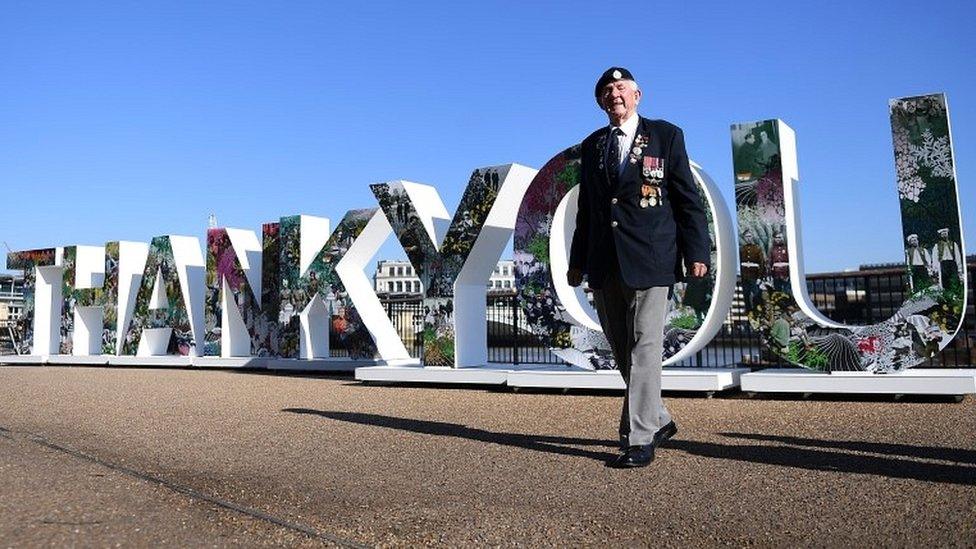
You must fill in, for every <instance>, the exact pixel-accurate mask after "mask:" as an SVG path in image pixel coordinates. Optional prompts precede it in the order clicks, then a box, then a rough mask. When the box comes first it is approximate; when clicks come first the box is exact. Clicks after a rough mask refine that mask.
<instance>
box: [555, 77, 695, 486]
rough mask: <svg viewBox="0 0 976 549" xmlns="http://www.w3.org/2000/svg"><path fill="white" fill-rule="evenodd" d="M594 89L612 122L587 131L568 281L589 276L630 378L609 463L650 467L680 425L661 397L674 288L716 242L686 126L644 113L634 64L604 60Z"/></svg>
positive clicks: (602, 317)
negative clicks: (665, 334)
mask: <svg viewBox="0 0 976 549" xmlns="http://www.w3.org/2000/svg"><path fill="white" fill-rule="evenodd" d="M595 93H596V100H597V103H598V104H599V105H600V108H601V109H602V110H603V111H604V113H605V114H606V115H607V117H608V118H609V120H610V124H609V125H608V126H606V127H603V128H600V129H599V130H597V131H595V132H593V133H592V134H591V135H590V136H589V137H587V138H586V139H585V140H583V144H582V161H581V166H580V169H581V175H580V184H579V209H578V212H577V215H576V230H575V232H574V233H573V243H572V247H571V251H570V260H569V271H568V273H567V280H568V282H569V284H570V285H571V286H578V285H579V284H581V283H582V281H583V276H584V275H585V276H586V277H587V280H588V282H589V285H590V287H591V288H593V290H594V301H595V303H596V309H597V313H598V314H599V317H600V325H601V326H602V327H603V331H604V333H605V334H606V336H607V339H608V340H609V341H610V346H611V348H612V350H613V355H614V358H615V359H616V361H617V365H618V367H619V368H620V373H621V375H622V376H623V378H624V382H625V383H626V385H627V392H626V394H625V396H624V403H623V409H622V411H621V414H620V430H619V433H620V444H621V450H622V451H621V454H620V455H619V456H617V458H616V459H614V460H613V461H612V462H611V463H610V464H609V465H611V466H614V467H643V466H645V465H647V464H649V463H650V462H651V461H652V460H653V459H654V448H655V447H656V446H658V445H660V444H661V443H663V442H665V441H666V440H668V439H669V438H671V437H672V436H673V435H674V434H675V433H676V432H677V427H676V426H675V424H674V422H673V421H672V420H671V414H670V413H668V410H667V408H666V407H665V406H664V401H663V400H662V398H661V358H662V357H661V355H662V352H663V330H664V317H665V314H666V313H667V305H668V298H669V294H670V292H671V287H672V285H673V284H674V283H675V282H676V281H678V280H680V279H682V277H683V270H682V261H683V262H684V265H685V266H686V268H687V271H688V273H689V274H690V275H691V276H695V277H702V276H704V275H705V273H706V272H707V270H708V262H709V251H710V247H711V246H710V242H709V237H708V227H707V222H706V218H705V210H704V208H703V206H702V202H701V198H700V197H699V194H698V189H697V187H696V185H695V182H694V179H693V178H692V175H691V167H690V166H689V163H688V154H687V153H686V152H685V143H684V135H683V134H682V132H681V129H679V128H678V127H677V126H674V125H673V124H670V123H668V122H665V121H663V120H649V119H647V118H643V117H641V116H638V115H637V105H638V104H639V103H640V99H641V91H640V88H639V87H638V86H637V82H635V81H634V77H633V76H632V75H631V74H630V71H628V70H627V69H624V68H622V67H611V68H610V69H607V71H606V72H604V73H603V75H602V76H601V77H600V79H599V80H598V81H597V84H596V90H595Z"/></svg>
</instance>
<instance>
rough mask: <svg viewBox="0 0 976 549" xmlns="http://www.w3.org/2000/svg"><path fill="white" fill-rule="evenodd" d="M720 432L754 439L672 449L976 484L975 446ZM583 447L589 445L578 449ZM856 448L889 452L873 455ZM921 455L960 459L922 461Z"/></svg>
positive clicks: (406, 427) (364, 420)
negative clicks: (969, 447) (960, 447)
mask: <svg viewBox="0 0 976 549" xmlns="http://www.w3.org/2000/svg"><path fill="white" fill-rule="evenodd" d="M281 411H282V412H287V413H292V414H304V415H311V416H318V417H323V418H326V419H332V420H336V421H344V422H348V423H356V424H359V425H371V426H375V427H385V428H388V429H397V430H400V431H409V432H412V433H419V434H425V435H435V436H446V437H456V438H463V439H468V440H475V441H478V442H485V443H489V444H500V445H503V446H513V447H517V448H524V449H526V450H533V451H537V452H546V453H551V454H559V455H565V456H574V457H582V458H587V459H593V460H598V461H601V462H606V461H607V460H609V459H611V458H613V457H614V454H613V453H610V452H606V451H595V450H589V449H585V447H590V448H592V447H601V448H614V447H616V445H617V443H616V441H610V440H602V439H591V438H574V437H557V436H547V435H526V434H520V433H496V432H492V431H486V430H484V429H477V428H474V427H468V426H466V425H460V424H457V423H448V422H443V421H429V420H421V419H409V418H399V417H393V416H384V415H379V414H365V413H358V412H340V411H326V410H312V409H309V408H285V409H283V410H281ZM720 434H721V435H722V436H724V437H726V438H730V439H740V440H744V441H750V443H745V444H718V443H713V442H701V441H695V440H675V439H672V440H671V441H669V442H668V444H667V446H666V448H670V449H675V450H678V451H681V452H686V453H689V454H693V455H697V456H703V457H708V458H715V459H729V460H735V461H744V462H749V463H758V464H763V465H776V466H781V467H793V468H798V469H808V470H816V471H831V472H837V473H855V474H866V475H880V476H885V477H890V478H905V479H914V480H921V481H928V482H944V483H949V484H961V485H968V486H976V466H974V465H976V451H974V450H965V449H959V448H939V447H929V446H911V445H907V444H892V443H878V442H861V441H835V440H821V439H811V438H799V437H789V436H778V435H765V434H754V433H720ZM757 442H771V443H773V444H757ZM580 446H582V447H584V448H578V447H580ZM853 452H870V453H876V454H885V455H884V456H872V455H864V454H863V453H853ZM894 456H902V457H894ZM906 458H907V459H906ZM919 459H921V460H940V461H952V462H956V463H932V462H931V461H917V460H919Z"/></svg>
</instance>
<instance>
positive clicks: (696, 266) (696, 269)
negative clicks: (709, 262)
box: [691, 263, 708, 278]
mask: <svg viewBox="0 0 976 549" xmlns="http://www.w3.org/2000/svg"><path fill="white" fill-rule="evenodd" d="M707 272H708V266H706V265H705V264H704V263H692V264H691V276H693V277H695V278H701V277H703V276H705V273H707Z"/></svg>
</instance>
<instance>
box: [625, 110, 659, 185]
mask: <svg viewBox="0 0 976 549" xmlns="http://www.w3.org/2000/svg"><path fill="white" fill-rule="evenodd" d="M638 116H639V115H638ZM650 141H651V133H650V132H649V131H648V128H647V119H646V118H644V117H643V116H641V117H640V118H639V119H638V122H637V130H636V132H635V133H634V140H633V142H631V145H630V149H628V150H627V159H626V160H624V170H623V172H622V173H621V174H620V178H619V179H618V180H617V181H622V180H623V179H624V178H634V177H635V176H636V177H637V178H638V179H640V171H641V167H642V166H641V162H643V157H644V149H646V148H647V145H648V143H650ZM635 149H640V150H639V151H638V152H634V151H635Z"/></svg>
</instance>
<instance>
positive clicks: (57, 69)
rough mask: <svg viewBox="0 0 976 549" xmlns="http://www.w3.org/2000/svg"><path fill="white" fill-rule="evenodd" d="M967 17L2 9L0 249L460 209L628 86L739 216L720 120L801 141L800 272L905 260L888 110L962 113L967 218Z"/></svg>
mask: <svg viewBox="0 0 976 549" xmlns="http://www.w3.org/2000/svg"><path fill="white" fill-rule="evenodd" d="M684 4H689V5H691V6H692V7H682V6H683V5H684ZM601 5H603V6H606V7H599V6H601ZM974 19H976V8H974V7H973V3H972V2H969V1H958V2H943V1H929V2H905V1H892V2H882V1H874V2H856V1H855V2H783V1H776V2H767V1H761V2H756V1H750V2H739V3H732V2H714V3H707V2H688V3H684V2H615V3H600V2H579V3H574V2H551V3H534V2H511V3H508V2H487V1H486V2H477V3H474V2H444V3H427V4H422V3H414V2H389V3H388V2H380V1H370V2H342V3H340V2H323V1H309V2H241V1H234V2H231V1H227V2H178V1H173V0H170V1H167V2H158V3H156V2H118V3H116V2H106V1H99V2H29V1H24V2H14V1H10V2H5V3H4V4H3V8H2V11H0V185H2V187H0V188H2V194H0V196H2V200H3V209H2V212H3V214H2V217H3V220H2V221H0V239H2V240H4V241H6V242H7V243H9V245H10V246H11V247H12V248H14V249H29V248H35V247H44V246H54V245H68V244H100V243H103V242H105V241H107V240H115V239H122V240H143V241H148V239H149V238H151V237H152V236H153V235H159V234H167V233H174V234H188V235H193V236H198V237H200V238H201V240H202V239H203V238H204V237H205V229H206V222H207V216H208V214H209V213H210V212H214V213H216V215H217V216H218V219H219V221H220V224H221V225H224V226H230V227H241V228H252V229H258V228H259V227H260V224H261V223H262V222H266V221H272V220H276V219H277V218H278V217H280V216H282V215H288V214H295V213H307V214H313V215H322V216H327V217H331V218H333V219H335V220H338V219H339V218H341V216H342V214H343V213H344V212H345V211H346V210H347V209H350V208H361V207H370V206H374V205H375V201H374V199H373V196H372V194H371V193H370V191H369V187H368V185H369V184H370V183H373V182H378V181H385V180H390V179H401V178H402V179H408V180H412V181H418V182H422V183H429V184H432V185H434V186H436V187H437V188H438V189H439V191H440V192H441V195H442V197H444V200H445V202H446V203H447V205H448V208H449V209H450V210H452V211H453V209H454V207H455V206H456V204H457V202H458V200H459V199H460V196H461V192H462V190H463V186H464V184H465V183H466V182H467V178H468V176H469V174H470V172H471V170H473V169H474V168H476V167H481V166H490V165H495V164H504V163H508V162H518V163H521V164H526V165H529V166H532V167H535V168H538V167H541V165H542V164H544V163H545V162H546V160H548V159H549V158H550V157H552V156H553V155H554V154H555V153H557V152H558V151H560V150H562V149H563V148H564V147H566V146H568V145H571V144H572V143H574V142H577V141H579V140H580V139H582V137H584V136H585V135H586V134H588V133H589V132H590V131H592V130H593V129H595V128H596V127H598V126H600V125H603V124H605V123H606V119H605V118H604V117H603V115H602V114H601V113H600V111H599V110H598V109H597V107H596V105H595V103H594V101H593V96H592V90H593V84H594V82H595V80H596V78H597V77H598V75H599V74H600V73H601V72H602V71H603V70H604V69H605V68H606V67H608V66H610V65H622V66H625V67H628V68H630V69H631V71H632V72H633V73H634V74H635V76H636V77H637V79H638V81H639V82H640V83H641V85H642V87H643V89H644V93H645V95H644V100H643V102H642V104H641V113H642V114H644V115H645V116H649V117H653V118H665V119H668V120H670V121H672V122H675V123H677V124H678V125H680V126H682V127H683V128H684V129H685V133H686V138H687V143H688V148H689V152H690V154H691V156H692V157H693V158H694V159H695V160H697V161H698V162H699V163H700V164H702V165H703V166H704V167H705V169H706V170H707V171H708V172H709V173H710V174H711V175H712V177H713V178H714V179H715V180H716V181H717V182H718V184H719V185H720V186H721V187H722V190H723V192H724V193H725V196H726V198H727V200H728V201H729V202H730V204H732V202H733V201H732V173H731V172H732V166H731V151H730V147H729V124H730V123H733V122H741V121H751V120H757V119H762V118H776V117H778V118H782V119H783V120H785V121H786V122H787V123H788V124H789V125H790V126H792V127H793V128H794V129H795V130H796V132H797V141H798V146H799V161H800V176H801V198H802V210H803V215H804V237H805V238H804V247H805V250H806V254H805V256H806V262H807V268H808V271H809V272H817V271H825V270H836V269H842V268H845V267H851V266H856V265H858V264H860V263H867V262H881V261H898V260H900V259H901V237H900V224H899V218H898V202H897V193H896V190H895V185H894V181H895V180H894V164H893V160H892V150H891V137H890V131H889V126H888V118H887V100H888V98H890V97H895V96H903V95H913V94H920V93H928V92H936V91H944V92H946V93H947V94H948V97H949V105H950V112H951V116H952V130H953V138H954V147H955V154H956V163H957V173H958V177H959V180H960V182H961V186H962V190H961V200H962V204H963V208H964V209H965V208H967V207H968V208H969V209H970V211H972V209H973V208H974V207H976V191H974V180H976V76H974V70H973V69H974V67H973V59H974V56H976V39H974V37H973V36H974V34H976V33H973V32H972V29H971V26H972V22H973V20H974ZM974 228H976V215H970V216H968V217H967V218H966V219H965V221H964V231H965V236H966V238H967V248H968V250H969V253H972V251H973V250H976V232H974ZM382 255H383V256H385V257H402V252H401V251H400V250H399V247H398V245H397V244H396V242H395V240H394V239H392V238H391V239H390V241H389V242H388V244H387V245H386V247H385V248H384V250H383V252H382Z"/></svg>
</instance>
